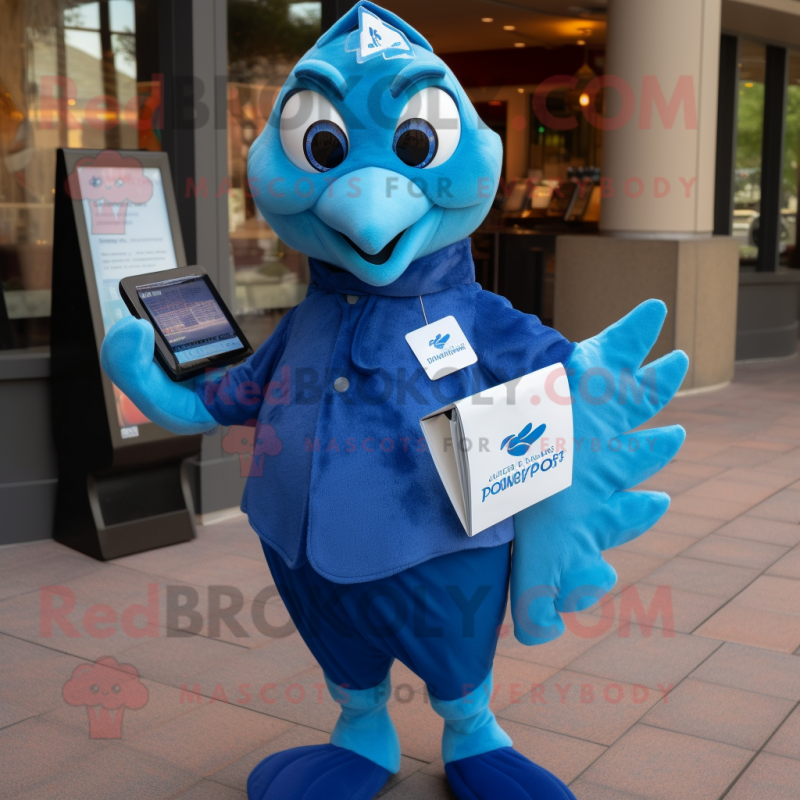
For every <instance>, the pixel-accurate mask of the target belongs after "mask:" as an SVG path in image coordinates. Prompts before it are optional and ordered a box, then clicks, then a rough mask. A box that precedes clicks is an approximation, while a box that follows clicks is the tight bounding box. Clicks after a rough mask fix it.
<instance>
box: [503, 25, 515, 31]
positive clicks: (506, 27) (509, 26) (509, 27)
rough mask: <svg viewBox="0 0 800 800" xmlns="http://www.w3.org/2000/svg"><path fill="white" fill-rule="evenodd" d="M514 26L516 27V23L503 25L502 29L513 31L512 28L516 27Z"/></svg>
mask: <svg viewBox="0 0 800 800" xmlns="http://www.w3.org/2000/svg"><path fill="white" fill-rule="evenodd" d="M516 27H517V26H516V25H503V30H504V31H513V30H515V29H516Z"/></svg>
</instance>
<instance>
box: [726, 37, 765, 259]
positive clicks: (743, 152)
mask: <svg viewBox="0 0 800 800" xmlns="http://www.w3.org/2000/svg"><path fill="white" fill-rule="evenodd" d="M766 63H767V52H766V47H765V45H763V44H759V43H757V42H751V41H748V40H747V39H739V109H738V116H737V121H736V161H735V171H734V182H733V225H732V230H733V236H734V238H735V239H736V240H737V242H738V243H739V261H740V263H741V264H743V265H754V264H755V263H756V260H757V258H758V215H759V206H760V201H761V143H762V140H763V138H764V76H765V73H766Z"/></svg>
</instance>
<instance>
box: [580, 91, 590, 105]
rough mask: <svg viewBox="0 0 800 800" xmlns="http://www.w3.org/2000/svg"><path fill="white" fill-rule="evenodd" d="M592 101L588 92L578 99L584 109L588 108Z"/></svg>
mask: <svg viewBox="0 0 800 800" xmlns="http://www.w3.org/2000/svg"><path fill="white" fill-rule="evenodd" d="M590 100H591V98H590V97H589V95H588V94H586V92H583V94H582V95H581V96H580V97H579V98H578V102H579V103H580V104H581V106H583V108H586V106H588V105H589V102H590Z"/></svg>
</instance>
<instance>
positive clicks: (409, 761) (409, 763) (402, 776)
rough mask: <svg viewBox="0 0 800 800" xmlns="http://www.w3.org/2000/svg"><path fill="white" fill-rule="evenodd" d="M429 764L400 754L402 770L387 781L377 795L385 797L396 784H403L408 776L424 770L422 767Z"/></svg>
mask: <svg viewBox="0 0 800 800" xmlns="http://www.w3.org/2000/svg"><path fill="white" fill-rule="evenodd" d="M425 766H427V765H426V763H425V762H424V761H417V760H416V759H414V758H409V757H408V756H400V772H398V773H397V774H395V775H392V776H391V777H390V778H389V780H388V781H386V785H385V786H384V787H383V789H381V790H380V791H379V792H378V794H376V795H375V796H376V797H383V795H385V794H388V793H389V792H391V791H392V789H394V787H395V786H397V785H398V784H401V783H402V782H403V781H404V780H406V778H409V777H410V776H411V775H413V774H414V773H415V772H420V771H422V768H423V767H425Z"/></svg>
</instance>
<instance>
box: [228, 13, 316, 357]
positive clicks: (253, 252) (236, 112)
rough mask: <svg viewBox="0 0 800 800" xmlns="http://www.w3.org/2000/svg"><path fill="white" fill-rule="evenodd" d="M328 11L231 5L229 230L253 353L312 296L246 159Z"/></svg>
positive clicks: (300, 260) (242, 318)
mask: <svg viewBox="0 0 800 800" xmlns="http://www.w3.org/2000/svg"><path fill="white" fill-rule="evenodd" d="M321 12H322V4H321V3H319V2H316V3H308V2H302V3H287V2H285V0H283V2H269V3H267V2H263V0H262V1H260V2H259V1H258V0H257V1H256V2H253V0H229V2H228V59H229V67H228V170H229V175H230V176H231V186H232V189H231V190H230V192H229V194H228V198H229V199H228V226H229V230H230V246H231V258H232V261H233V267H234V280H235V288H236V301H235V313H236V318H237V320H238V322H239V324H240V325H241V327H242V330H243V331H244V333H245V335H246V336H247V338H248V339H249V340H250V343H251V344H252V345H253V347H258V345H260V344H261V343H262V342H263V341H264V340H265V339H266V338H267V337H268V336H269V335H270V333H272V331H273V330H274V329H275V326H276V325H277V324H278V322H279V321H280V320H281V318H282V317H283V316H284V314H286V312H287V311H288V310H289V309H290V308H291V307H292V306H295V305H297V304H298V303H299V302H300V301H301V300H302V299H303V298H304V297H305V294H306V290H307V289H308V283H309V273H308V259H307V258H306V256H304V255H302V254H301V253H299V252H298V251H297V250H293V249H292V248H290V247H288V246H287V245H286V244H285V243H284V242H282V241H281V240H280V239H279V238H278V237H277V235H276V234H275V232H274V231H273V230H272V228H270V226H269V225H268V224H267V222H266V220H265V219H264V217H262V216H261V214H260V213H259V212H258V209H257V208H256V205H255V202H254V201H253V198H252V196H251V194H250V192H249V191H248V185H247V154H248V151H249V149H250V145H251V144H252V143H253V141H254V140H255V139H256V137H257V136H258V135H259V134H260V133H261V131H262V130H263V129H264V125H265V124H266V121H267V118H268V117H269V114H270V111H271V110H272V105H273V103H274V101H275V98H276V97H277V95H278V92H279V91H280V89H281V87H282V86H283V83H284V81H285V80H286V78H287V77H288V75H289V73H290V72H291V70H292V67H294V65H295V64H296V63H297V61H298V59H299V58H300V56H302V55H303V54H304V53H305V52H306V51H307V50H308V49H309V48H310V47H311V46H312V45H313V44H314V43H315V42H316V40H317V38H318V37H319V35H320V31H321V28H320V19H321Z"/></svg>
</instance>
